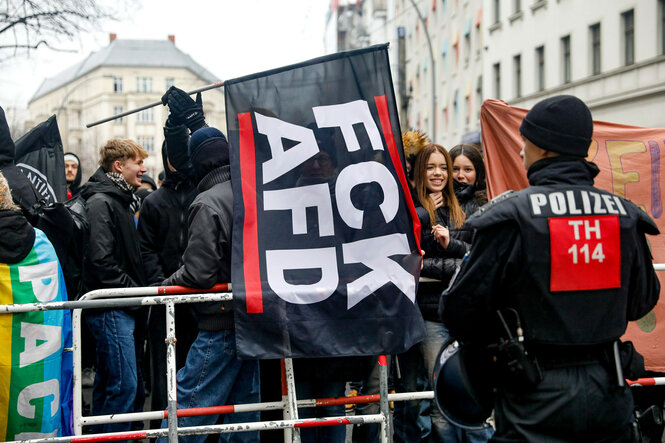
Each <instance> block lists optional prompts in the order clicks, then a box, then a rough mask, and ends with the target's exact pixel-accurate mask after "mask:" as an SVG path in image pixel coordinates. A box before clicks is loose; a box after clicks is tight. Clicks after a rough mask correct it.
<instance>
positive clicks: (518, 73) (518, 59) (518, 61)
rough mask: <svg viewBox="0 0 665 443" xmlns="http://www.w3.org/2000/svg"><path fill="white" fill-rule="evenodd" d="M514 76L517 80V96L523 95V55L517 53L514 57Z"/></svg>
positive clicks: (515, 88) (515, 86) (515, 87)
mask: <svg viewBox="0 0 665 443" xmlns="http://www.w3.org/2000/svg"><path fill="white" fill-rule="evenodd" d="M513 78H514V81H515V84H514V90H515V97H521V96H522V56H521V55H520V54H517V55H516V56H514V57H513Z"/></svg>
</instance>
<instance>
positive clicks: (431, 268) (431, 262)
mask: <svg viewBox="0 0 665 443" xmlns="http://www.w3.org/2000/svg"><path fill="white" fill-rule="evenodd" d="M453 184H454V186H455V188H454V189H455V195H456V196H457V200H458V201H459V204H460V206H461V207H462V210H463V211H464V213H465V214H466V216H467V217H469V216H470V215H471V214H473V213H474V212H475V211H476V210H477V209H478V204H477V203H476V202H475V201H474V199H473V196H474V188H473V187H472V186H469V185H467V184H464V183H459V182H457V181H453ZM436 221H437V223H438V224H441V225H443V226H447V227H449V228H450V243H449V245H448V247H447V248H446V249H443V247H441V245H440V244H439V243H438V242H437V241H436V240H435V239H434V236H433V235H432V232H431V226H429V225H425V226H423V227H422V231H421V248H422V249H423V250H424V251H425V257H424V258H423V269H422V271H421V273H420V275H421V276H422V277H427V278H432V279H436V280H439V281H436V282H432V281H423V282H420V284H419V286H418V293H417V295H416V299H417V301H418V306H419V307H420V311H421V313H422V314H423V318H424V319H425V320H429V321H436V322H440V321H441V319H440V317H439V313H438V309H439V299H440V298H441V293H442V292H443V291H444V290H445V289H446V288H447V287H448V284H449V283H450V279H451V278H452V277H453V275H454V274H455V271H456V270H457V267H458V266H459V264H460V261H461V259H462V258H463V257H464V254H466V253H467V251H468V250H469V247H470V245H471V239H472V237H473V231H472V230H471V229H469V228H468V227H467V226H466V224H465V225H463V226H461V227H459V228H456V229H455V228H452V224H453V223H452V220H450V213H449V211H448V207H447V206H445V207H440V208H437V210H436Z"/></svg>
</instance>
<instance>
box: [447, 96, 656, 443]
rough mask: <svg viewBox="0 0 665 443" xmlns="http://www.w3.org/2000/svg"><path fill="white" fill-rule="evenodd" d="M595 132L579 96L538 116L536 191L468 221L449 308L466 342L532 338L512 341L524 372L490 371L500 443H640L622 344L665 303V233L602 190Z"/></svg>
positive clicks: (528, 144) (527, 158)
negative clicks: (664, 280)
mask: <svg viewBox="0 0 665 443" xmlns="http://www.w3.org/2000/svg"><path fill="white" fill-rule="evenodd" d="M592 132H593V120H592V118H591V113H590V111H589V109H588V108H587V106H586V105H585V104H584V103H583V102H582V101H581V100H579V99H578V98H576V97H573V96H570V95H560V96H555V97H551V98H548V99H545V100H542V101H540V102H538V103H537V104H536V105H535V106H534V107H533V108H532V109H531V110H530V111H529V113H528V114H527V115H526V117H524V119H523V121H522V124H521V126H520V133H521V135H522V138H523V141H524V146H523V148H522V152H521V155H522V158H523V160H524V168H525V169H526V170H527V177H528V179H529V184H530V186H529V187H528V188H526V189H524V190H522V191H519V192H510V193H505V194H503V195H502V196H500V197H497V198H495V199H494V200H492V202H491V203H490V204H489V205H487V206H485V208H484V210H483V211H482V212H481V213H479V214H477V215H475V216H473V217H471V218H470V219H469V220H468V222H467V225H469V226H470V227H471V228H474V229H476V230H477V233H476V235H475V238H474V243H473V245H472V247H471V250H470V253H469V255H468V257H467V258H466V259H465V261H464V263H463V265H462V267H461V270H460V272H459V274H458V276H457V277H456V279H455V281H454V283H453V285H452V287H451V288H450V289H449V290H448V291H447V293H446V294H444V299H443V301H442V303H441V307H440V309H441V311H442V315H443V319H444V321H445V324H446V325H447V326H448V328H449V330H450V332H451V334H452V335H453V336H454V337H455V338H457V339H458V340H461V341H462V342H463V343H476V344H481V345H489V344H497V345H498V344H499V337H504V338H505V337H508V332H510V333H511V334H512V335H513V336H514V337H517V335H518V334H519V335H522V334H523V342H521V341H519V340H517V339H514V340H513V341H512V344H511V349H512V350H515V351H519V352H513V353H511V355H513V356H514V358H513V362H514V361H519V362H520V363H519V367H515V365H514V363H513V367H514V368H515V369H516V370H515V371H512V372H511V371H509V370H508V364H509V362H508V361H507V359H506V358H504V356H503V354H499V353H497V354H496V356H497V359H498V360H497V364H496V366H495V367H494V368H492V369H489V370H488V372H490V371H491V372H493V373H495V374H497V381H496V384H497V386H496V401H495V409H494V410H495V415H494V417H495V423H496V437H497V440H498V441H634V440H632V439H631V427H632V422H633V420H634V418H633V399H632V397H631V393H630V392H629V388H628V387H627V386H625V382H624V377H634V376H635V375H636V373H635V372H632V371H628V365H629V363H630V362H629V361H627V360H626V359H624V358H621V363H622V365H623V366H624V368H623V371H621V370H619V369H618V366H617V365H616V364H615V363H616V360H615V359H616V358H619V355H618V354H621V355H622V356H624V357H625V356H627V355H628V354H629V352H626V351H629V350H630V349H631V347H630V346H627V344H626V343H624V344H622V345H620V346H617V347H616V348H615V347H614V345H615V344H616V343H618V340H619V338H620V337H621V336H622V335H623V333H624V332H625V330H626V326H627V323H628V321H632V320H637V319H639V318H641V317H642V316H644V315H645V314H647V313H648V312H649V311H650V310H651V309H652V308H653V307H654V306H655V304H656V302H657V301H658V297H659V291H660V283H659V281H658V278H657V277H656V274H655V272H654V269H653V265H652V259H651V255H650V252H649V247H648V245H647V241H646V238H645V235H644V234H645V233H646V234H650V235H655V234H658V229H657V227H656V225H655V224H654V222H653V220H651V218H650V217H649V216H648V215H647V214H646V212H644V211H642V210H641V209H640V208H638V207H637V206H635V205H634V204H633V203H631V202H630V201H627V200H625V199H623V198H620V197H617V196H615V195H612V194H611V193H609V192H607V191H604V190H601V189H598V188H595V187H594V186H593V182H594V177H595V176H596V175H597V174H598V172H599V170H598V167H597V166H596V165H595V164H593V163H590V162H588V161H586V160H585V157H586V156H587V153H588V148H589V145H590V143H591V136H592ZM585 251H587V252H585ZM479 276H482V278H479ZM499 314H501V317H503V319H504V321H505V323H506V324H505V325H503V322H501V321H500V320H501V318H499ZM518 320H519V323H517V321H518ZM481 325H482V326H481ZM495 325H496V327H495ZM518 328H519V329H520V331H519V332H518V330H517V329H518ZM522 347H523V348H524V350H525V351H526V352H527V353H528V354H525V352H523V351H521V349H522ZM496 348H497V349H499V346H496ZM618 348H621V351H620V352H619V351H618ZM633 357H634V362H636V361H637V359H635V357H636V356H635V355H634V354H633ZM642 369H643V368H642ZM637 375H638V374H637Z"/></svg>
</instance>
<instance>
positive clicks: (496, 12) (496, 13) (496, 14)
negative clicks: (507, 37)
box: [494, 0, 501, 23]
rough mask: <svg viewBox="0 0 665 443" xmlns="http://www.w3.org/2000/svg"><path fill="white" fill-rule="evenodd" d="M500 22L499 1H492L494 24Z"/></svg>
mask: <svg viewBox="0 0 665 443" xmlns="http://www.w3.org/2000/svg"><path fill="white" fill-rule="evenodd" d="M500 21H501V0H494V23H499V22H500Z"/></svg>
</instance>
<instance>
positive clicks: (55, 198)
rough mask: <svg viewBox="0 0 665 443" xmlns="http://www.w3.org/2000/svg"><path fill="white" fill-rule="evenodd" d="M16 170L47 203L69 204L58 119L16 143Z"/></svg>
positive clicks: (50, 118)
mask: <svg viewBox="0 0 665 443" xmlns="http://www.w3.org/2000/svg"><path fill="white" fill-rule="evenodd" d="M15 144H16V155H15V158H16V166H18V168H19V169H21V171H22V172H23V173H24V174H25V175H27V176H28V178H29V179H30V181H31V182H32V184H33V185H34V186H35V189H37V191H38V192H39V194H40V195H41V196H42V197H43V198H44V199H45V200H46V202H47V203H54V202H65V201H67V182H66V180H65V160H64V153H63V151H62V140H61V139H60V131H59V130H58V122H57V121H56V118H55V115H52V116H51V117H49V119H48V120H46V121H45V122H42V123H40V124H38V125H37V126H35V127H34V128H32V129H31V130H30V131H29V132H28V133H27V134H25V135H24V136H23V137H21V138H19V139H18V140H16V143H15Z"/></svg>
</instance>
